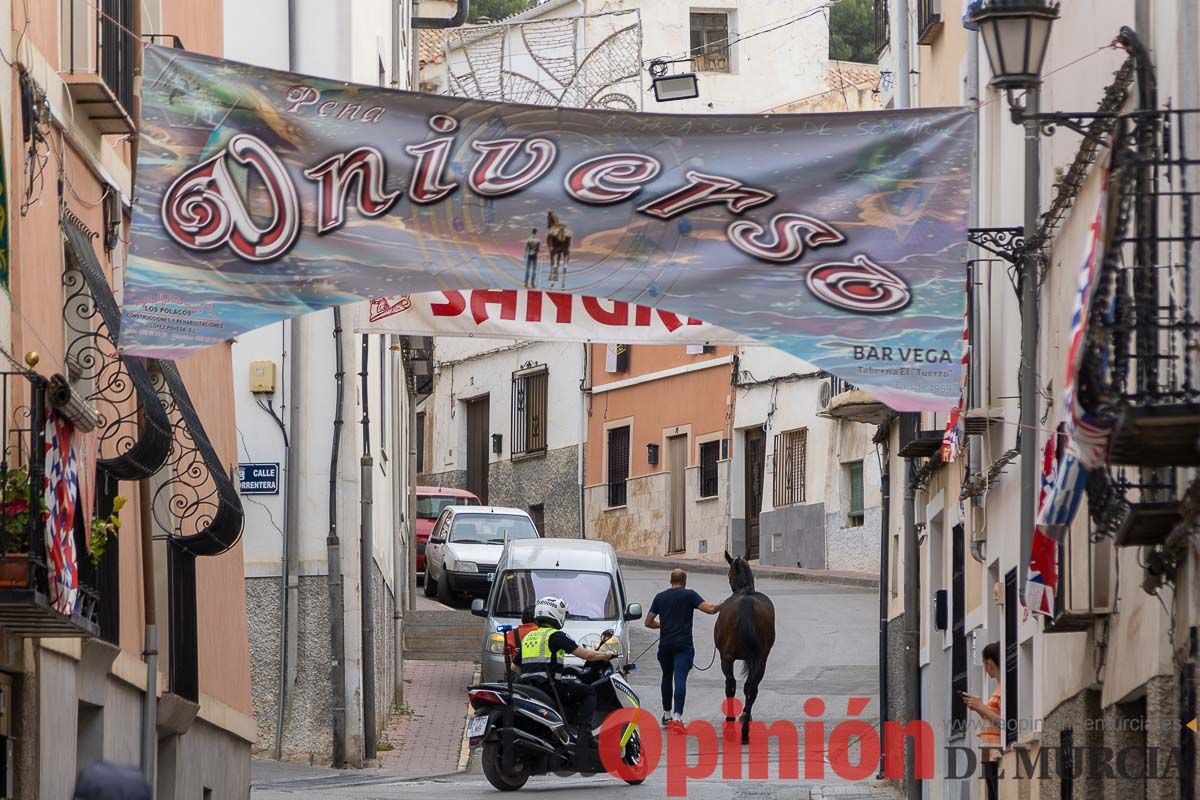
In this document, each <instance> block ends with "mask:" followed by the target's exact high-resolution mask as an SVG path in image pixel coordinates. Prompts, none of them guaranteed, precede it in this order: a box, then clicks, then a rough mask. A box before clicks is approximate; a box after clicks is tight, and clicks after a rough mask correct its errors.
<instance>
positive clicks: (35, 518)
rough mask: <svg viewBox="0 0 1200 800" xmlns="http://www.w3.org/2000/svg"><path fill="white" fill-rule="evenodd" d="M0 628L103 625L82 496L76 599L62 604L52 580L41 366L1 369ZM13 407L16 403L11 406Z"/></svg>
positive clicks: (67, 630) (25, 632) (79, 631)
mask: <svg viewBox="0 0 1200 800" xmlns="http://www.w3.org/2000/svg"><path fill="white" fill-rule="evenodd" d="M0 396H2V397H0V402H2V405H0V408H3V409H4V415H3V417H0V441H2V442H3V446H4V449H3V452H2V453H0V487H2V492H3V496H2V497H0V628H2V629H4V630H5V631H6V632H8V633H9V634H10V635H14V636H29V637H38V638H40V637H87V636H95V635H96V634H97V633H98V632H99V627H98V625H97V593H96V589H95V584H94V582H93V581H92V580H91V574H92V573H91V572H90V571H89V570H87V569H80V567H81V565H86V566H90V562H88V552H89V549H88V535H87V530H88V528H89V522H90V511H89V510H86V509H82V508H79V507H78V503H77V504H76V509H75V516H74V524H73V525H72V534H71V535H72V537H73V541H72V544H73V545H74V549H75V555H76V563H75V564H70V563H69V562H65V563H64V564H63V565H61V566H59V567H58V569H59V570H60V571H62V572H64V573H65V574H70V572H71V571H75V572H76V573H77V576H78V577H77V593H76V595H75V597H74V600H73V602H66V604H65V606H64V604H63V602H60V605H59V607H60V608H61V610H56V608H55V605H54V597H55V596H56V595H57V592H56V591H55V589H54V587H52V586H51V581H52V576H51V565H50V556H49V553H48V547H47V545H48V541H47V536H48V534H47V530H48V527H47V519H46V515H45V514H44V513H43V510H45V509H46V501H45V491H46V489H45V478H46V472H45V463H46V461H45V455H44V453H45V449H46V437H47V417H46V379H45V378H43V377H41V376H40V375H37V374H35V373H26V372H3V373H0ZM9 409H11V411H10V410H9Z"/></svg>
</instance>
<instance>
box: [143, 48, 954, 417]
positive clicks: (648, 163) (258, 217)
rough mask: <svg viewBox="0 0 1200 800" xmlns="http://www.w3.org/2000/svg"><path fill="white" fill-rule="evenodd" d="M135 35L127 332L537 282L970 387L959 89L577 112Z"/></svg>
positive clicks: (899, 398) (198, 329)
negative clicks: (913, 95) (879, 106)
mask: <svg viewBox="0 0 1200 800" xmlns="http://www.w3.org/2000/svg"><path fill="white" fill-rule="evenodd" d="M144 53H145V56H144V69H143V74H144V83H143V90H142V129H141V135H140V138H139V148H138V160H137V173H136V175H137V177H136V191H135V201H134V208H133V231H132V242H131V247H130V256H129V263H128V266H127V269H126V271H125V289H124V300H123V307H122V324H121V332H120V346H121V350H122V352H124V353H127V354H135V355H147V356H156V357H164V358H180V357H184V356H186V355H187V354H188V353H189V352H193V351H196V350H199V349H201V348H204V347H207V346H209V345H211V344H213V343H216V342H220V341H223V340H226V339H229V338H231V337H233V336H236V335H237V334H239V333H242V332H245V331H248V330H251V329H254V328H258V327H261V326H263V325H266V324H269V323H272V322H276V321H278V320H283V319H288V318H292V317H296V316H300V315H302V314H306V313H308V312H310V311H315V310H318V309H322V308H329V307H332V306H337V305H343V304H348V303H355V302H360V301H365V300H370V299H372V298H387V297H394V296H397V295H404V294H409V295H412V294H416V293H422V292H447V291H451V292H466V291H468V290H498V291H516V290H520V289H545V290H549V291H553V292H558V293H565V294H572V295H580V296H586V297H591V298H601V299H604V300H607V301H616V302H619V303H622V304H630V305H631V306H633V305H637V306H643V307H652V308H655V309H656V310H661V311H662V312H667V313H670V314H674V315H679V316H682V317H686V318H690V319H694V320H703V321H704V322H705V323H708V324H710V325H714V326H718V327H720V328H724V329H727V330H729V331H732V332H734V333H736V334H739V335H741V336H744V337H748V338H752V339H754V340H756V341H757V342H759V343H761V344H764V345H771V346H774V347H778V348H781V349H783V350H786V351H788V352H790V353H792V354H794V355H796V356H799V357H801V358H803V359H805V360H807V361H808V362H810V363H811V364H813V365H814V366H816V367H818V368H820V369H824V370H828V371H829V372H832V373H834V374H836V375H838V376H840V377H842V378H845V379H846V380H847V381H849V382H850V383H852V384H854V385H856V386H858V387H859V388H861V389H863V390H864V391H866V392H867V393H868V394H870V395H872V396H874V397H875V398H876V399H878V400H879V401H881V402H884V403H887V404H888V405H890V406H892V407H893V408H895V409H897V410H901V411H916V410H939V409H947V408H950V407H952V406H954V405H955V404H956V403H957V401H958V395H959V369H960V355H961V349H960V348H961V337H962V315H963V308H964V303H965V297H964V294H963V280H964V278H963V276H964V265H963V260H964V258H965V257H966V248H967V243H966V227H967V209H968V206H969V204H970V203H969V200H970V195H971V184H970V174H971V172H970V158H971V151H972V147H973V138H972V137H973V133H972V125H971V113H970V112H969V111H967V110H965V109H962V108H942V109H919V110H906V111H886V112H863V113H844V114H802V115H757V116H700V117H697V116H692V115H669V114H635V113H627V112H617V111H611V112H610V111H590V110H589V111H583V110H573V109H565V108H548V107H540V106H523V105H512V104H502V103H491V102H483V101H475V100H463V99H460V98H454V97H446V96H435V95H423V94H414V93H408V92H400V91H395V90H390V89H384V88H378V87H374V86H360V85H354V84H348V83H344V82H340V81H331V80H325V79H318V78H312V77H308V76H303V75H297V74H291V73H286V72H279V71H275V70H270V69H265V68H261V67H254V66H249V65H246V64H240V63H235V62H231V61H226V60H222V59H219V58H212V57H209V56H204V55H199V54H196V53H189V52H185V51H182V50H175V49H170V48H164V47H157V46H151V47H147V48H146V49H145V51H144Z"/></svg>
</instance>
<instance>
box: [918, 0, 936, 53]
mask: <svg viewBox="0 0 1200 800" xmlns="http://www.w3.org/2000/svg"><path fill="white" fill-rule="evenodd" d="M941 31H942V0H917V44H933V42H934V40H936V39H937V37H938V34H939V33H941Z"/></svg>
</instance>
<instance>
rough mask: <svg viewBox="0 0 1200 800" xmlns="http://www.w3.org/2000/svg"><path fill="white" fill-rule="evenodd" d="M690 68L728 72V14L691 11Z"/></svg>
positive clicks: (702, 70) (698, 70) (700, 70)
mask: <svg viewBox="0 0 1200 800" xmlns="http://www.w3.org/2000/svg"><path fill="white" fill-rule="evenodd" d="M691 33H692V68H693V69H695V70H696V71H697V72H729V71H730V69H729V15H728V14H722V13H719V12H718V13H713V12H700V11H693V12H692V14H691Z"/></svg>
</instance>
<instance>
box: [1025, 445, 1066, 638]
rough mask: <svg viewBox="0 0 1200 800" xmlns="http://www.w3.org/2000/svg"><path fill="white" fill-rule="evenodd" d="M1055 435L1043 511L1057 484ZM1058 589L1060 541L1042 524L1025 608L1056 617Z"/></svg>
mask: <svg viewBox="0 0 1200 800" xmlns="http://www.w3.org/2000/svg"><path fill="white" fill-rule="evenodd" d="M1058 438H1059V437H1057V436H1055V437H1054V438H1053V439H1050V440H1049V441H1047V442H1046V449H1045V451H1044V452H1043V454H1042V488H1041V492H1040V494H1039V495H1038V511H1039V514H1040V512H1041V510H1042V508H1043V507H1044V506H1045V503H1046V498H1047V497H1048V496H1049V494H1050V489H1051V486H1052V485H1053V483H1054V471H1055V462H1056V459H1055V451H1056V447H1055V442H1056V440H1057V439H1058ZM1057 591H1058V542H1056V541H1054V540H1053V539H1051V538H1050V537H1049V536H1047V535H1046V534H1045V532H1044V531H1043V530H1042V529H1041V528H1040V527H1036V526H1035V527H1034V529H1033V552H1032V553H1031V554H1030V558H1029V580H1027V581H1026V582H1025V607H1026V608H1027V609H1029V610H1030V611H1032V612H1033V613H1034V614H1042V615H1045V616H1048V617H1049V616H1054V595H1055V593H1056V592H1057Z"/></svg>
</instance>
